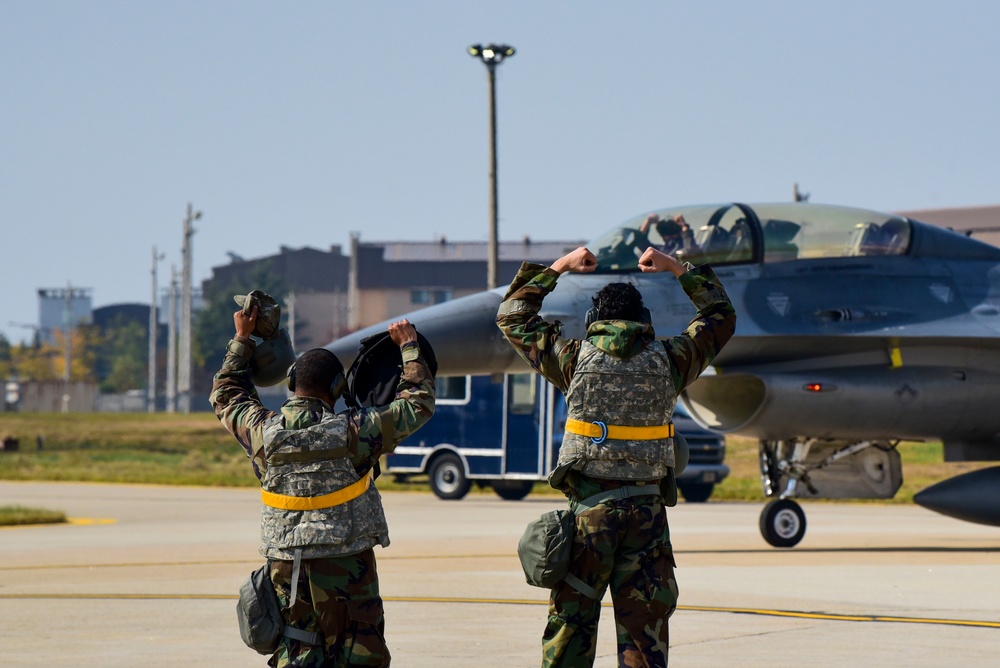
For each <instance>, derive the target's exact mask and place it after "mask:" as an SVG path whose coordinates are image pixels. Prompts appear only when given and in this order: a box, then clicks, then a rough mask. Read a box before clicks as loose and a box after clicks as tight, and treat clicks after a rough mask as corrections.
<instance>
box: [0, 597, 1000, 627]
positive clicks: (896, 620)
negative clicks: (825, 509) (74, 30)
mask: <svg viewBox="0 0 1000 668" xmlns="http://www.w3.org/2000/svg"><path fill="white" fill-rule="evenodd" d="M236 598H237V596H236V595H232V594H0V600H7V601H11V600H59V601H72V600H81V601H93V600H122V601H226V600H235V599H236ZM382 598H383V600H385V601H387V602H393V603H458V604H466V605H468V604H472V605H546V606H547V605H548V601H541V600H529V599H515V598H473V597H455V596H383V597H382ZM601 606H602V607H605V608H610V607H612V604H611V603H610V602H607V603H602V604H601ZM677 609H678V610H683V611H687V612H715V613H722V614H736V615H762V616H765V617H788V618H793V619H814V620H820V621H830V622H882V623H890V624H935V625H942V626H965V627H973V628H989V629H1000V622H993V621H984V620H975V619H936V618H930V617H893V616H889V615H836V614H829V613H823V612H804V611H796V610H768V609H763V608H725V607H714V606H700V605H680V606H677Z"/></svg>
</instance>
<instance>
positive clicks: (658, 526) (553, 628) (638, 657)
mask: <svg viewBox="0 0 1000 668" xmlns="http://www.w3.org/2000/svg"><path fill="white" fill-rule="evenodd" d="M572 505H573V503H571V504H570V506H571V507H572ZM570 564H571V566H570V570H571V572H572V573H573V574H574V575H576V576H577V577H578V578H580V579H581V580H583V581H584V582H585V583H586V584H588V585H590V586H591V587H593V588H594V589H596V590H597V591H599V592H604V591H605V589H607V588H608V587H610V589H611V599H612V602H613V603H614V613H615V625H616V629H617V633H616V635H617V638H618V665H619V666H623V667H626V668H647V667H648V668H652V667H661V666H666V665H667V654H668V650H669V647H670V634H669V632H668V623H667V620H668V618H669V617H670V615H672V614H673V613H674V610H675V608H676V607H677V581H676V579H675V578H674V567H675V564H674V554H673V549H672V548H671V545H670V533H669V531H668V528H667V514H666V512H665V510H664V507H663V503H662V501H661V500H660V498H659V497H657V496H639V497H634V498H633V499H618V500H613V501H607V502H605V503H602V504H600V505H598V506H596V507H594V508H592V509H591V510H587V511H584V512H583V513H581V514H580V515H578V516H577V518H576V536H575V538H574V540H573V559H572V561H571V562H570ZM600 616H601V602H600V601H599V600H594V599H592V598H590V597H588V596H586V595H585V594H581V593H580V592H578V591H577V590H575V589H573V587H571V586H569V585H568V584H566V583H565V582H561V583H559V585H557V586H556V587H555V588H553V590H552V595H551V599H550V603H549V618H548V623H547V624H546V626H545V632H544V633H543V634H542V666H543V667H544V668H555V667H556V666H558V667H559V668H577V667H582V666H592V665H593V664H594V654H595V651H596V649H597V623H598V621H599V620H600Z"/></svg>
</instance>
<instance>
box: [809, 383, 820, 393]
mask: <svg viewBox="0 0 1000 668" xmlns="http://www.w3.org/2000/svg"><path fill="white" fill-rule="evenodd" d="M805 390H806V392H822V391H823V384H822V383H806V386H805Z"/></svg>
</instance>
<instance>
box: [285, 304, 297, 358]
mask: <svg viewBox="0 0 1000 668" xmlns="http://www.w3.org/2000/svg"><path fill="white" fill-rule="evenodd" d="M285 310H286V311H287V312H288V339H289V340H290V341H291V342H292V350H295V293H294V292H289V293H288V295H287V296H286V297H285Z"/></svg>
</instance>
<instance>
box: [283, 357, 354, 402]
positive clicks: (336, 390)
mask: <svg viewBox="0 0 1000 668" xmlns="http://www.w3.org/2000/svg"><path fill="white" fill-rule="evenodd" d="M338 361H339V360H338ZM346 389H347V377H346V376H344V368H343V366H341V368H340V371H338V372H337V375H335V376H334V377H333V380H332V381H330V396H332V397H333V398H334V399H337V398H339V397H340V395H341V394H343V393H344V390H346ZM288 391H289V392H295V365H294V364H292V366H290V367H288Z"/></svg>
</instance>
